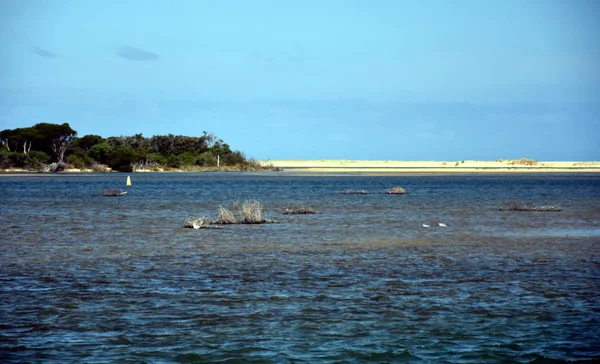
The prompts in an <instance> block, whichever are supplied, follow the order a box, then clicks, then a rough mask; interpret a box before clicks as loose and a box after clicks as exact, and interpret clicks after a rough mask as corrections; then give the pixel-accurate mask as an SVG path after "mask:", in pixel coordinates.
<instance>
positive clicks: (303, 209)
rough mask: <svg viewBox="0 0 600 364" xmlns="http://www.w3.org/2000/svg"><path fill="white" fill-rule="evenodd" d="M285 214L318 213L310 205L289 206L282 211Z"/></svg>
mask: <svg viewBox="0 0 600 364" xmlns="http://www.w3.org/2000/svg"><path fill="white" fill-rule="evenodd" d="M281 213H282V214H284V215H305V214H316V211H315V209H313V208H312V206H308V205H299V206H288V207H285V208H284V209H283V211H282V212H281Z"/></svg>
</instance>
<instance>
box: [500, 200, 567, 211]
mask: <svg viewBox="0 0 600 364" xmlns="http://www.w3.org/2000/svg"><path fill="white" fill-rule="evenodd" d="M500 211H546V212H553V211H562V208H561V207H560V206H557V205H545V206H533V205H530V204H528V203H526V202H522V201H511V202H507V203H506V204H504V206H502V207H500Z"/></svg>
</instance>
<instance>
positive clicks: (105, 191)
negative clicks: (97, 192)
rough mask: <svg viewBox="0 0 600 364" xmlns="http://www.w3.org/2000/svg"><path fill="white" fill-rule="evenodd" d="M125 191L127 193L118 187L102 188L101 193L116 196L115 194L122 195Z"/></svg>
mask: <svg viewBox="0 0 600 364" xmlns="http://www.w3.org/2000/svg"><path fill="white" fill-rule="evenodd" d="M126 193H127V192H126V191H123V190H119V189H114V190H102V193H101V195H102V196H110V197H116V196H123V195H124V194H126Z"/></svg>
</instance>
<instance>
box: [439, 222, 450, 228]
mask: <svg viewBox="0 0 600 364" xmlns="http://www.w3.org/2000/svg"><path fill="white" fill-rule="evenodd" d="M438 226H441V227H447V226H448V225H446V224H444V223H443V222H440V223H438Z"/></svg>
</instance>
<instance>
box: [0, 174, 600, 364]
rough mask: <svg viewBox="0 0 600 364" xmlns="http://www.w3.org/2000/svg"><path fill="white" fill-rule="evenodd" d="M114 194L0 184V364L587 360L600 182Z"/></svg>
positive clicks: (240, 178)
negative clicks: (238, 217)
mask: <svg viewBox="0 0 600 364" xmlns="http://www.w3.org/2000/svg"><path fill="white" fill-rule="evenodd" d="M125 178H126V175H123V174H81V175H77V174H73V175H64V174H62V175H45V174H44V175H41V174H40V175H38V174H36V175H28V176H2V177H0V201H1V207H0V209H1V210H0V254H1V255H0V258H1V261H0V282H1V290H0V317H1V321H0V322H1V323H0V362H4V363H6V362H15V363H16V362H50V363H52V362H56V363H64V362H93V363H99V362H118V363H122V362H135V363H138V362H148V363H194V362H260V363H270V362H276V363H277V362H282V363H287V362H308V363H313V362H324V363H338V362H339V363H345V362H448V363H481V362H564V361H584V360H600V351H599V350H598V349H597V348H598V343H600V293H599V292H600V280H599V279H600V188H599V187H600V176H598V175H543V176H540V175H508V176H491V175H489V176H359V175H338V176H335V175H331V176H310V175H302V174H294V173H274V174H235V173H231V174H220V173H215V174H210V173H205V174H181V173H180V174H177V173H175V174H169V173H161V174H132V180H133V181H132V182H133V186H132V187H130V188H127V191H128V194H127V195H125V196H122V197H100V196H98V194H99V192H100V191H101V190H102V189H104V188H123V189H125V188H126V187H125ZM394 186H402V187H405V188H406V189H407V190H408V191H409V193H408V194H407V195H386V194H384V193H383V192H384V191H385V190H386V189H388V188H390V187H394ZM360 189H366V190H369V191H371V192H372V193H371V194H369V195H344V194H340V193H339V192H340V191H342V190H360ZM245 199H257V200H259V201H260V202H261V203H262V204H263V205H264V206H265V216H266V217H267V218H271V219H276V220H278V221H279V223H276V224H265V225H236V226H225V227H223V228H222V229H210V230H191V229H183V228H181V226H182V225H183V222H184V221H185V219H186V218H187V217H188V216H190V215H195V216H202V215H207V216H213V217H216V208H217V207H218V206H219V205H230V204H231V203H232V202H233V201H234V200H238V201H243V200H245ZM513 200H520V201H528V202H531V203H532V204H534V205H560V206H561V207H563V211H561V212H509V211H499V210H498V207H500V206H501V205H502V204H504V203H506V202H507V201H513ZM292 204H309V205H311V206H313V207H314V208H315V210H317V211H318V212H319V213H318V214H315V215H282V214H280V213H279V212H280V210H281V209H282V208H283V207H285V206H288V205H292ZM438 222H443V223H445V224H447V225H448V227H436V226H437V223H438ZM423 224H429V225H431V226H432V227H431V228H424V227H423V226H422V225H423Z"/></svg>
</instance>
